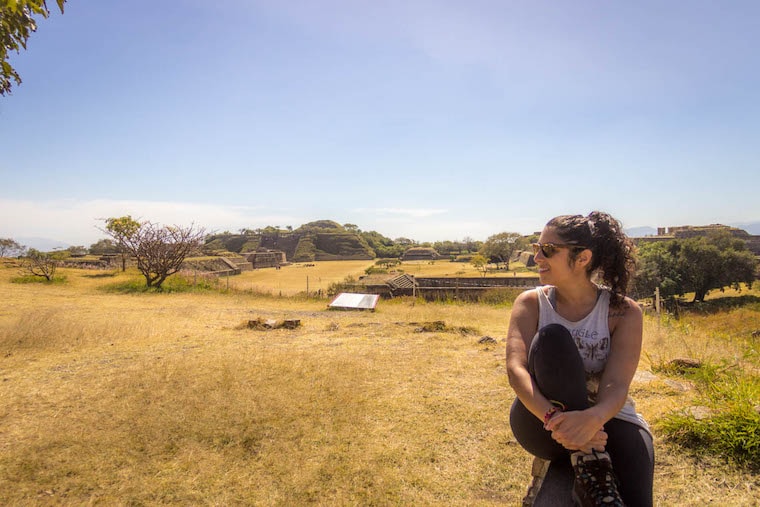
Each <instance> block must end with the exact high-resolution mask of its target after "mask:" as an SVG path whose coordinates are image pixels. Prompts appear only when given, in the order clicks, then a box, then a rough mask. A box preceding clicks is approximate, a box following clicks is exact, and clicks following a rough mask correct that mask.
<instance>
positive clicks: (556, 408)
mask: <svg viewBox="0 0 760 507" xmlns="http://www.w3.org/2000/svg"><path fill="white" fill-rule="evenodd" d="M549 402H550V403H551V404H552V405H553V406H552V408H550V409H549V410H547V411H546V413H545V414H544V424H546V423H548V422H549V419H551V418H552V417H554V414H556V413H557V412H564V411H565V409H566V407H565V404H564V403H562V402H561V401H556V400H549Z"/></svg>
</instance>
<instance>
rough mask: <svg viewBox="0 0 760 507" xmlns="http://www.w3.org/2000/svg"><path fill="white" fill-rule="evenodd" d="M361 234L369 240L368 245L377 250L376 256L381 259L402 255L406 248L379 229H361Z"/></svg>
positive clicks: (365, 239)
mask: <svg viewBox="0 0 760 507" xmlns="http://www.w3.org/2000/svg"><path fill="white" fill-rule="evenodd" d="M359 236H361V237H362V239H364V241H366V242H367V245H369V247H370V248H371V249H372V250H373V251H374V252H375V256H376V257H379V258H381V259H395V258H398V257H401V256H402V255H403V254H404V250H406V248H405V247H404V246H403V245H398V244H396V242H395V241H393V240H392V239H390V238H386V237H385V236H383V235H382V234H380V233H379V232H377V231H360V232H359Z"/></svg>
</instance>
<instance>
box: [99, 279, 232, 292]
mask: <svg viewBox="0 0 760 507" xmlns="http://www.w3.org/2000/svg"><path fill="white" fill-rule="evenodd" d="M218 289H219V279H218V278H205V277H198V278H197V280H196V281H195V283H194V282H193V281H192V280H189V279H187V278H185V277H183V276H176V275H175V276H171V277H169V278H167V279H166V281H165V282H164V283H163V284H162V285H161V287H147V286H146V285H145V279H143V278H131V279H129V280H125V281H122V282H118V283H113V284H110V285H106V286H104V287H103V290H104V291H106V292H115V293H119V294H142V293H149V292H152V293H165V294H168V293H177V292H206V291H215V290H218Z"/></svg>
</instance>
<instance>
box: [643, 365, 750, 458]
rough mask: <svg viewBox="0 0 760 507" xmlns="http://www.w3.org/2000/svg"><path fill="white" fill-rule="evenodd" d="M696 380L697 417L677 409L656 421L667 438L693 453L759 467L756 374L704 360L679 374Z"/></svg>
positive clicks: (684, 410)
mask: <svg viewBox="0 0 760 507" xmlns="http://www.w3.org/2000/svg"><path fill="white" fill-rule="evenodd" d="M684 376H686V377H688V378H690V379H691V380H692V381H694V382H695V383H696V386H697V389H698V390H699V396H698V398H697V400H696V403H697V404H699V405H701V406H704V407H705V408H706V409H707V410H706V412H705V413H704V414H702V415H701V416H699V415H697V414H695V413H694V411H693V410H688V409H681V410H676V411H674V412H671V413H669V414H667V415H666V416H665V417H663V418H662V419H661V420H659V421H658V422H657V426H658V428H659V429H660V430H661V431H662V432H663V433H664V434H665V436H666V438H667V439H669V440H671V441H673V442H675V443H677V444H678V445H681V446H682V447H684V448H685V449H687V450H689V451H691V452H692V453H694V454H695V455H700V454H703V453H707V454H711V455H715V456H719V457H726V458H729V459H731V460H733V461H735V462H736V463H738V464H739V465H741V466H745V467H747V468H749V469H751V470H754V471H757V470H760V405H758V400H760V377H758V376H756V375H752V374H747V373H742V372H741V371H738V372H737V371H736V370H734V369H733V368H731V367H728V366H723V367H717V366H715V365H703V366H700V367H698V368H694V369H691V370H690V371H689V372H687V373H684Z"/></svg>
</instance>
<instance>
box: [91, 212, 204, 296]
mask: <svg viewBox="0 0 760 507" xmlns="http://www.w3.org/2000/svg"><path fill="white" fill-rule="evenodd" d="M105 232H106V233H107V234H108V235H110V236H111V237H112V238H113V239H114V241H116V243H117V244H118V245H119V246H121V247H122V248H123V249H124V250H125V251H126V252H128V253H129V254H131V255H132V256H134V258H135V259H137V269H138V270H139V271H140V273H142V275H143V276H144V277H145V284H146V286H147V287H155V288H157V289H160V288H161V284H163V283H164V281H165V280H166V279H167V278H168V277H169V276H171V275H173V274H175V273H177V272H178V271H179V270H180V269H181V267H182V263H183V262H184V261H185V258H187V256H189V255H190V254H191V253H193V252H194V251H196V250H198V249H200V247H201V245H202V244H203V241H204V237H205V231H204V230H203V229H196V228H195V227H194V226H192V225H191V226H190V227H180V226H159V225H157V224H153V223H151V222H138V221H136V220H134V219H133V218H132V217H131V216H124V217H119V218H109V219H107V220H106V228H105Z"/></svg>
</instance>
